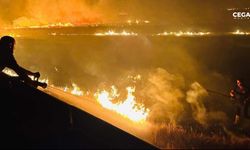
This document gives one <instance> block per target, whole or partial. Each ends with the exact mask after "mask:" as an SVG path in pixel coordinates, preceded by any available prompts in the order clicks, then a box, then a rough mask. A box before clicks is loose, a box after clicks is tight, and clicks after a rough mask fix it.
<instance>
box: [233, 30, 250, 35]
mask: <svg viewBox="0 0 250 150" xmlns="http://www.w3.org/2000/svg"><path fill="white" fill-rule="evenodd" d="M232 34H234V35H250V32H243V31H240V30H236V31H235V32H232Z"/></svg>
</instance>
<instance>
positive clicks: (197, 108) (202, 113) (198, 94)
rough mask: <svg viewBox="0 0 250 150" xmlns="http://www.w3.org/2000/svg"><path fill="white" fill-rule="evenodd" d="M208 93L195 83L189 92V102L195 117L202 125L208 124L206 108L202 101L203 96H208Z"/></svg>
mask: <svg viewBox="0 0 250 150" xmlns="http://www.w3.org/2000/svg"><path fill="white" fill-rule="evenodd" d="M207 95H208V93H207V91H206V90H205V89H204V88H203V87H202V86H201V85H200V84H199V83H198V82H194V83H193V84H192V85H191V86H190V90H189V91H187V98H186V100H187V102H188V103H190V104H191V107H192V110H193V116H194V118H195V120H197V121H198V122H199V123H201V124H203V125H204V124H206V114H207V112H206V108H205V106H204V104H203V103H202V101H201V98H202V97H203V96H207Z"/></svg>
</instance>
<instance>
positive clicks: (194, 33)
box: [157, 31, 211, 36]
mask: <svg viewBox="0 0 250 150" xmlns="http://www.w3.org/2000/svg"><path fill="white" fill-rule="evenodd" d="M210 34H211V33H210V32H190V31H187V32H182V31H179V32H163V33H158V34H157V35H158V36H173V35H174V36H205V35H210Z"/></svg>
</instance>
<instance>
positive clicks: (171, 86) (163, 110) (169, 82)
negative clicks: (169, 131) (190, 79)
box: [142, 68, 184, 124]
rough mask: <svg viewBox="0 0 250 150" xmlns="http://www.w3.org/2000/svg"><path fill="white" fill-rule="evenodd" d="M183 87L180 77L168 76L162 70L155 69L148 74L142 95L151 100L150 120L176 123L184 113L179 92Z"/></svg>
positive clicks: (181, 94) (182, 95) (180, 92)
mask: <svg viewBox="0 0 250 150" xmlns="http://www.w3.org/2000/svg"><path fill="white" fill-rule="evenodd" d="M183 86H184V82H183V78H182V77H181V76H177V75H173V74H170V73H169V72H167V71H166V70H164V69H162V68H157V69H156V70H155V71H154V72H153V73H151V74H149V77H148V83H147V85H146V86H145V88H144V89H143V90H142V93H143V95H144V96H145V97H147V98H148V99H150V100H153V105H152V107H151V108H150V109H151V112H150V119H151V120H153V121H156V122H170V123H173V124H175V123H176V121H177V120H178V118H179V117H180V116H181V114H182V112H183V111H184V110H183V105H182V103H181V101H180V99H181V98H183V97H184V94H183V92H182V91H181V88H182V87H183Z"/></svg>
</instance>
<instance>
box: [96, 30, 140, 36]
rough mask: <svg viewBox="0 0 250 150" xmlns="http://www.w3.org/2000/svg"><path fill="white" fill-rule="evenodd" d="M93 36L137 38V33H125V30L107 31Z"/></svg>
mask: <svg viewBox="0 0 250 150" xmlns="http://www.w3.org/2000/svg"><path fill="white" fill-rule="evenodd" d="M94 35H95V36H137V35H138V34H137V33H134V32H127V31H125V30H123V31H122V32H115V31H113V30H109V31H107V32H103V33H102V32H99V33H95V34H94Z"/></svg>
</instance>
